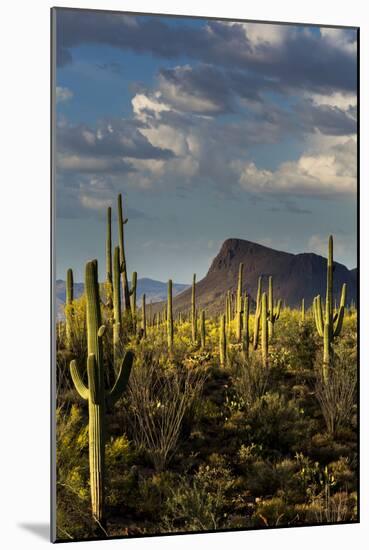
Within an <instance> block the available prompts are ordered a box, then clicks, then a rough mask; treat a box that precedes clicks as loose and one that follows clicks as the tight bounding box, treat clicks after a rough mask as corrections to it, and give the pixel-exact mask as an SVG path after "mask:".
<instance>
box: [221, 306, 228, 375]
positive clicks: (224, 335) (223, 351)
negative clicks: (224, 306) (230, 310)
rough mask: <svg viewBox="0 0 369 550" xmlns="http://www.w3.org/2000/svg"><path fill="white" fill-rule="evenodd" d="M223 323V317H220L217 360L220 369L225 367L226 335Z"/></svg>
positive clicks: (224, 323)
mask: <svg viewBox="0 0 369 550" xmlns="http://www.w3.org/2000/svg"><path fill="white" fill-rule="evenodd" d="M225 321H226V320H225V315H222V316H221V318H220V326H219V359H220V366H221V367H225V366H226V363H227V335H226V322H225Z"/></svg>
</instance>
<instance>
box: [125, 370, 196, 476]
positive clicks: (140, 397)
mask: <svg viewBox="0 0 369 550" xmlns="http://www.w3.org/2000/svg"><path fill="white" fill-rule="evenodd" d="M203 384H204V374H203V372H201V371H199V370H195V369H184V368H179V367H178V368H171V369H162V368H160V367H159V366H158V365H157V364H154V363H152V362H150V363H146V362H143V363H141V364H140V365H135V369H133V371H132V374H131V378H130V385H129V394H128V400H129V420H130V423H131V430H130V433H131V436H132V438H133V440H134V442H135V444H136V446H137V447H143V448H145V449H146V451H147V453H148V456H149V457H150V459H151V461H152V462H153V464H154V466H155V469H156V470H157V471H161V470H163V469H164V467H165V465H166V464H167V463H168V462H169V461H170V460H171V458H172V457H173V455H174V453H175V451H176V449H177V446H178V443H179V438H180V435H181V430H182V428H183V425H184V422H185V420H187V421H188V419H189V417H191V414H192V412H193V406H194V404H195V401H196V400H197V399H198V398H199V396H200V394H201V391H202V387H203Z"/></svg>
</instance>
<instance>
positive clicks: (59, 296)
mask: <svg viewBox="0 0 369 550" xmlns="http://www.w3.org/2000/svg"><path fill="white" fill-rule="evenodd" d="M130 284H131V283H130ZM188 286H189V285H184V284H180V283H173V296H177V294H179V293H180V292H182V291H183V290H186V288H188ZM83 287H84V285H83V283H74V297H75V298H78V297H79V296H81V294H82V293H83ZM55 292H56V312H57V317H58V319H62V318H63V317H64V314H63V306H64V304H65V281H63V280H61V279H58V280H57V281H56V284H55ZM143 294H146V304H149V303H150V302H153V303H154V302H162V301H163V300H166V299H167V283H163V282H161V281H155V280H154V279H149V278H147V277H144V278H142V279H138V280H137V305H138V306H140V305H141V301H142V295H143Z"/></svg>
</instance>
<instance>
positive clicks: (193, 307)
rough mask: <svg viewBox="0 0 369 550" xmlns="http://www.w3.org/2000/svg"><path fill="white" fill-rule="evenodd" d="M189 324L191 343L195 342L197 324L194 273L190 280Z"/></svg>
mask: <svg viewBox="0 0 369 550" xmlns="http://www.w3.org/2000/svg"><path fill="white" fill-rule="evenodd" d="M191 323H192V342H193V343H195V342H196V340H197V322H196V273H194V275H193V280H192V297H191Z"/></svg>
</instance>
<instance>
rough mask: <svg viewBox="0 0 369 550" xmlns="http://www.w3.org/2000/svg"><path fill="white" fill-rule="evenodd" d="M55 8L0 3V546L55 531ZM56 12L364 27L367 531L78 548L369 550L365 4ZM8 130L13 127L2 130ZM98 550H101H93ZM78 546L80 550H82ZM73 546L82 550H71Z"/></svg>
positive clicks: (292, 2) (180, 2)
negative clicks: (52, 179) (52, 306)
mask: <svg viewBox="0 0 369 550" xmlns="http://www.w3.org/2000/svg"><path fill="white" fill-rule="evenodd" d="M52 5H53V3H52V2H50V1H48V0H37V1H36V2H30V1H29V0H28V1H27V0H18V1H12V0H7V2H6V3H4V2H3V3H2V7H1V11H0V40H1V49H0V52H1V54H0V55H1V64H0V82H1V85H0V90H1V94H0V109H1V116H0V140H1V144H2V145H1V161H0V178H1V180H0V185H1V188H0V209H1V214H0V224H1V233H0V235H1V241H0V242H1V249H0V276H1V286H0V292H1V299H0V323H1V327H0V407H1V410H0V546H2V548H5V549H12V548H19V549H23V548H25V547H27V550H31V549H34V548H39V547H41V546H45V545H47V544H48V542H47V538H48V534H47V533H48V530H47V529H48V527H47V526H48V521H49V381H50V361H49V181H50V177H49V139H50V137H49V36H50V35H49V27H50V24H49V8H50V7H51V6H52ZM57 5H58V6H62V5H65V6H71V7H85V8H110V9H116V10H119V9H122V10H127V11H129V10H131V11H149V12H158V13H176V14H188V15H205V16H219V17H234V18H247V19H262V20H274V21H291V22H294V21H296V22H306V23H322V24H324V23H325V24H333V25H353V26H360V27H361V98H362V100H361V151H362V156H361V210H362V226H361V239H362V243H363V245H362V247H361V279H362V281H363V283H364V284H363V285H362V288H361V325H362V330H361V340H362V345H361V352H362V356H361V396H362V399H361V433H362V435H361V465H362V467H361V488H362V491H361V524H358V525H350V526H333V527H317V528H315V527H314V528H311V527H309V528H295V529H283V530H273V531H259V532H244V533H227V534H211V535H187V536H184V537H178V536H177V537H163V538H148V539H134V540H124V541H121V540H120V541H119V540H118V541H109V542H95V543H75V544H79V545H80V546H82V545H84V546H86V544H87V545H91V548H92V547H93V548H102V547H105V546H106V545H107V548H111V549H113V548H117V547H121V546H122V545H124V546H125V547H126V548H129V549H131V550H133V549H134V550H141V549H143V548H150V550H156V549H159V548H160V549H166V548H176V549H177V548H178V549H180V548H188V545H191V547H192V548H194V549H198V548H202V547H203V546H205V545H212V546H213V547H214V546H215V547H224V546H225V545H229V546H230V545H232V549H233V550H236V549H238V548H244V547H245V546H246V545H247V546H248V547H249V548H252V547H256V546H257V548H258V549H263V548H268V549H269V548H271V547H272V546H273V548H283V549H290V548H291V549H296V548H299V550H304V549H305V548H306V549H309V550H311V548H312V547H314V546H315V547H316V548H323V547H325V546H328V547H329V548H332V549H333V548H334V549H341V548H342V549H345V550H347V548H355V549H361V548H365V547H368V544H369V543H368V540H369V502H368V498H369V438H368V409H369V395H368V393H369V389H368V388H369V384H368V382H369V374H368V369H369V362H368V351H367V347H366V345H367V339H368V331H367V329H366V327H368V324H369V318H368V313H367V312H366V308H368V307H369V302H368V292H369V291H368V285H366V280H367V279H368V270H367V266H368V256H367V250H368V247H366V246H365V244H366V238H367V237H368V217H369V216H368V213H367V207H368V204H369V200H368V198H369V197H368V149H369V143H368V129H369V128H368V110H369V93H368V92H369V86H368V67H369V59H368V57H369V55H368V54H369V37H368V32H369V16H368V11H367V8H366V7H365V6H366V5H367V3H366V2H365V1H364V0H361V1H358V0H351V1H350V2H339V1H338V0H304V1H302V2H298V1H296V0H288V1H287V0H278V1H273V0H257V1H256V2H252V3H251V2H245V1H236V0H227V1H226V2H222V3H220V5H219V6H215V3H214V2H211V1H209V0H202V2H199V0H177V1H176V2H175V5H174V4H173V0H172V1H164V0H155V1H143V0H135V1H122V0H120V1H118V0H117V1H113V0H106V1H103V0H100V1H94V0H79V1H78V2H77V1H74V0H69V1H68V2H62V1H61V2H59V3H58V4H57ZM4 121H5V126H4ZM92 545H93V546H92ZM74 547H76V546H74ZM74 547H73V548H74Z"/></svg>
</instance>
